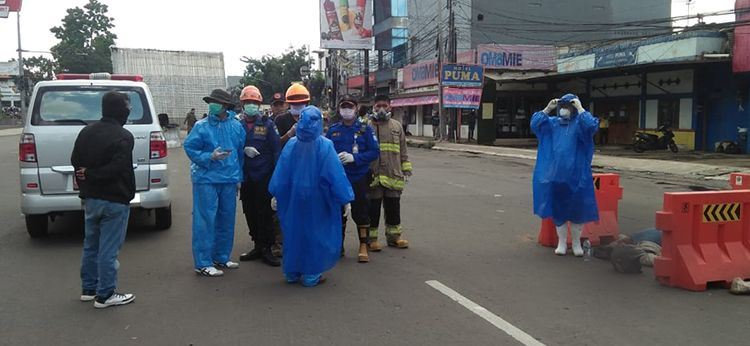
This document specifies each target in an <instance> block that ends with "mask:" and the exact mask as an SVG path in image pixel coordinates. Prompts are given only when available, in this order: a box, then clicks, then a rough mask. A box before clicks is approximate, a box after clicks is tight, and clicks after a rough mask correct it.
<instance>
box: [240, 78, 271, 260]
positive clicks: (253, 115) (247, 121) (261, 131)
mask: <svg viewBox="0 0 750 346" xmlns="http://www.w3.org/2000/svg"><path fill="white" fill-rule="evenodd" d="M240 102H241V104H242V110H243V111H242V124H243V125H244V127H245V131H246V132H247V139H246V140H245V149H244V155H245V163H244V167H243V171H244V178H245V180H244V181H245V182H244V183H243V184H242V187H241V188H240V199H241V200H242V209H243V211H244V213H245V220H246V221H247V227H248V228H249V229H250V237H251V238H252V240H253V242H254V243H255V248H254V249H252V250H251V251H249V252H246V253H244V254H242V255H241V256H240V261H252V260H256V259H262V260H263V262H264V263H266V264H268V265H270V266H274V267H278V266H279V265H281V262H280V261H279V258H278V257H276V256H274V255H273V253H272V252H271V246H272V245H273V242H274V231H273V214H274V213H273V210H271V194H269V193H268V182H269V181H270V179H271V175H272V174H273V170H274V168H275V165H276V160H278V158H279V153H280V151H281V144H280V141H279V133H278V131H277V130H276V125H275V124H274V122H273V120H271V119H270V118H269V117H267V116H263V115H262V114H261V113H260V104H261V102H263V96H262V95H261V93H260V91H259V90H258V88H256V87H255V86H252V85H248V86H246V87H245V88H244V89H242V94H241V95H240Z"/></svg>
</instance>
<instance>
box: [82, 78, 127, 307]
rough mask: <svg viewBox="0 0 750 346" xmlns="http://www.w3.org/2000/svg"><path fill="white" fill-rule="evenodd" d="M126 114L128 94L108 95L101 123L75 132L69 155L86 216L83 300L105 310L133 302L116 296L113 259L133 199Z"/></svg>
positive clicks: (104, 98) (103, 98)
mask: <svg viewBox="0 0 750 346" xmlns="http://www.w3.org/2000/svg"><path fill="white" fill-rule="evenodd" d="M129 115H130V100H129V98H128V96H127V95H126V94H123V93H120V92H116V91H111V92H108V93H106V94H104V96H103V97H102V119H101V121H99V122H97V123H93V124H91V125H88V126H86V127H85V128H84V129H83V130H81V132H80V133H79V134H78V138H77V139H76V142H75V147H74V148H73V153H72V155H71V163H72V165H73V167H75V170H76V177H75V179H76V182H77V183H78V186H79V187H80V197H81V199H83V202H84V211H85V214H86V237H85V238H84V241H83V258H82V260H81V282H82V286H83V292H82V293H81V301H87V302H88V301H92V300H93V301H94V307H96V308H106V307H110V306H116V305H125V304H128V303H131V302H133V300H134V299H135V296H134V295H132V294H121V293H117V292H115V286H116V284H117V269H118V267H119V262H118V261H117V256H118V254H119V252H120V248H121V247H122V244H123V242H124V241H125V233H126V230H127V226H128V217H129V216H130V201H131V200H132V199H133V197H135V174H134V173H133V145H134V140H133V135H132V134H131V133H130V132H129V131H128V130H126V129H124V128H123V126H124V125H125V123H126V122H127V120H128V116H129Z"/></svg>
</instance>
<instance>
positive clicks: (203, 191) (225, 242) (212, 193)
mask: <svg viewBox="0 0 750 346" xmlns="http://www.w3.org/2000/svg"><path fill="white" fill-rule="evenodd" d="M236 214H237V184H193V261H194V262H195V269H203V268H206V267H210V266H213V265H214V263H227V262H228V261H229V256H230V255H231V254H232V245H234V221H235V219H236V217H237V216H236Z"/></svg>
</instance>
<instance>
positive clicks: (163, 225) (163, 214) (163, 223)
mask: <svg viewBox="0 0 750 346" xmlns="http://www.w3.org/2000/svg"><path fill="white" fill-rule="evenodd" d="M154 214H156V229H158V230H165V229H169V228H170V227H172V206H171V205H170V206H168V207H166V208H157V209H156V210H155V212H154Z"/></svg>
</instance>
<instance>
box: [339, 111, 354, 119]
mask: <svg viewBox="0 0 750 346" xmlns="http://www.w3.org/2000/svg"><path fill="white" fill-rule="evenodd" d="M339 113H341V117H342V118H344V119H346V120H352V119H354V117H355V116H356V114H355V112H354V108H341V109H340V110H339Z"/></svg>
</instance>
